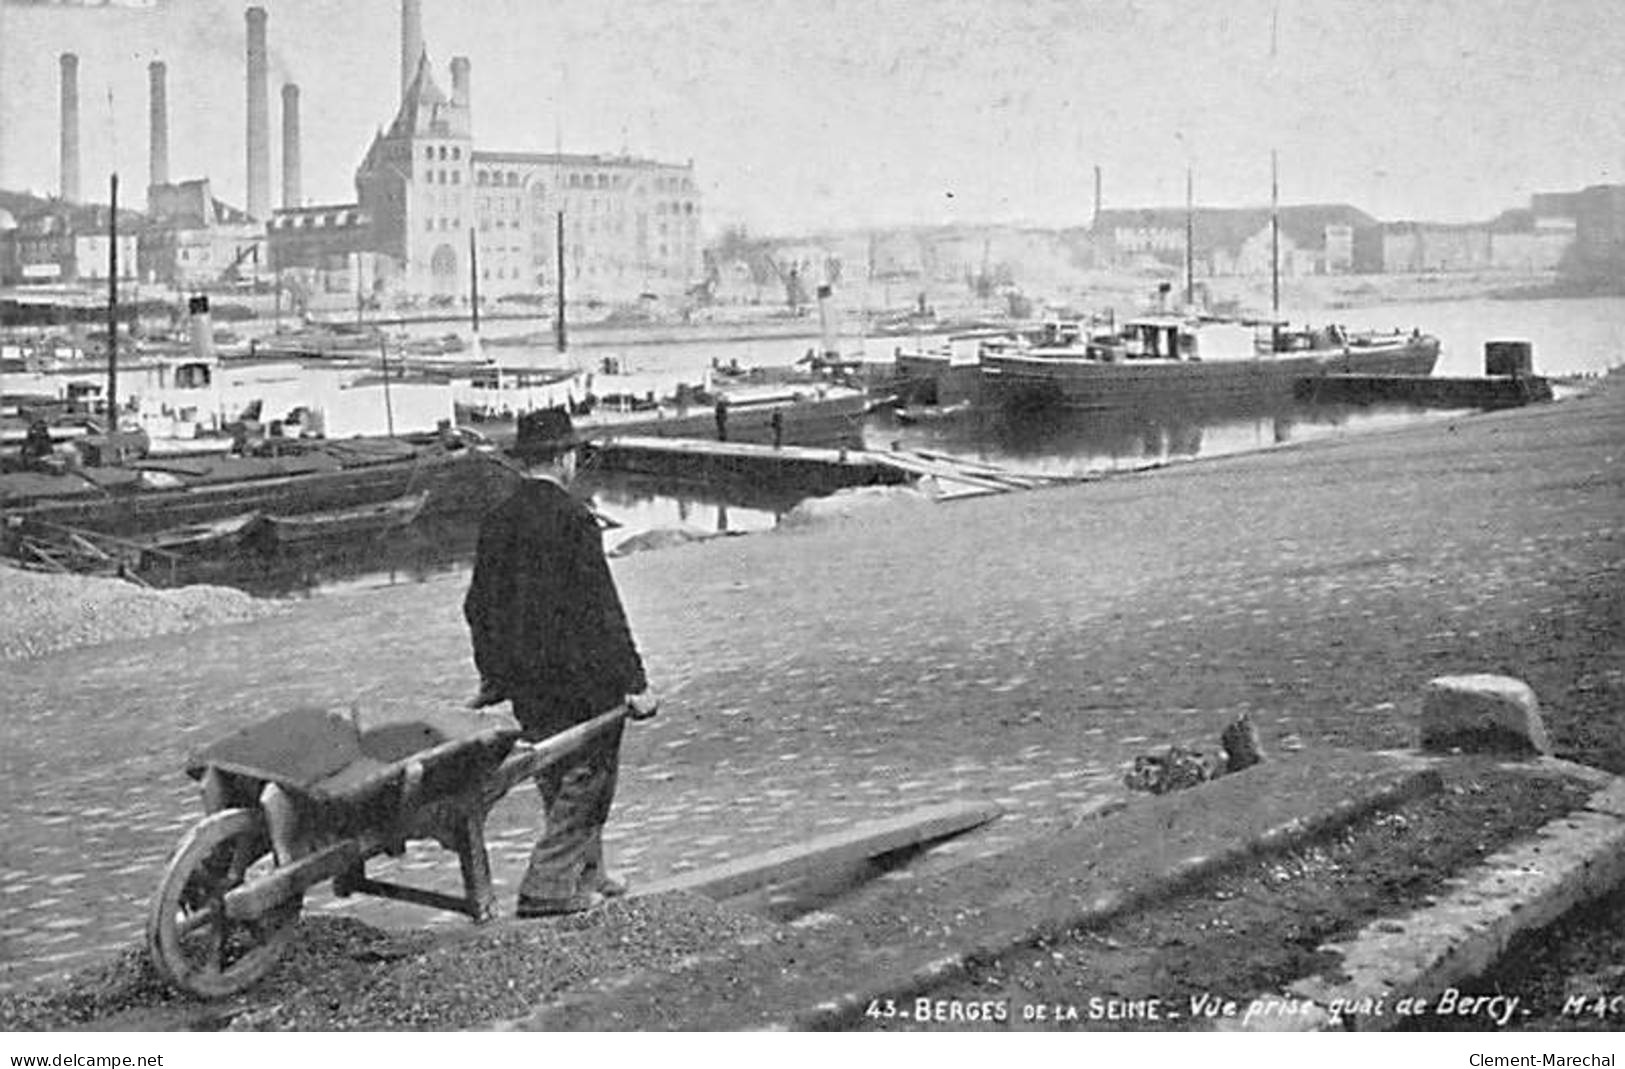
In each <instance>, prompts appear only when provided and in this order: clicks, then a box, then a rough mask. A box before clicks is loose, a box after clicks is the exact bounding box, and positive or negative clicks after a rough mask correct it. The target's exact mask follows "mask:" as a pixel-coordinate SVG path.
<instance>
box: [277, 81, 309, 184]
mask: <svg viewBox="0 0 1625 1069" xmlns="http://www.w3.org/2000/svg"><path fill="white" fill-rule="evenodd" d="M302 185H303V182H302V181H301V175H300V159H299V87H298V86H297V85H294V84H293V83H292V82H289V83H288V84H287V85H284V86H283V87H282V206H283V207H284V208H297V207H299V205H300V203H301V202H302V201H303V199H304V191H303V190H302V189H301V188H300V187H301V186H302Z"/></svg>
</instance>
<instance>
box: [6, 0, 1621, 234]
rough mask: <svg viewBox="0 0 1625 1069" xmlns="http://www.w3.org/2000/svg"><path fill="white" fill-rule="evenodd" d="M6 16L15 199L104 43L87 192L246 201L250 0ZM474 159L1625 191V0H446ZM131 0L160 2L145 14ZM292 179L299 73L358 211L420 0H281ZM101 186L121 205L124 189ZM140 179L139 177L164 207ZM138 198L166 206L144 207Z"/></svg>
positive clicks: (880, 213)
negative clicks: (187, 192) (192, 187)
mask: <svg viewBox="0 0 1625 1069" xmlns="http://www.w3.org/2000/svg"><path fill="white" fill-rule="evenodd" d="M0 2H4V3H6V5H7V6H6V8H5V11H4V15H3V23H0V186H4V187H7V188H25V189H33V190H35V191H37V192H42V193H45V192H54V191H55V190H56V189H57V188H58V174H57V152H58V150H57V145H58V140H57V99H58V84H57V69H58V67H57V57H58V55H59V54H60V53H61V52H64V51H73V52H77V53H78V54H79V56H80V74H79V77H80V99H81V109H82V126H81V153H82V160H83V165H82V168H83V174H84V180H83V185H84V189H85V192H86V195H87V196H90V195H91V193H92V190H93V189H96V190H105V188H106V176H107V174H108V173H109V172H110V171H112V170H113V169H115V168H116V169H117V170H118V171H119V173H120V176H121V181H122V182H123V183H124V188H127V189H128V188H134V189H136V190H141V189H144V188H145V185H146V181H147V174H146V171H147V118H146V116H147V64H148V63H149V62H150V61H151V60H154V59H162V60H164V61H165V62H166V63H167V64H168V69H169V101H170V159H171V168H170V169H171V175H172V177H173V178H176V179H184V178H192V177H200V176H208V177H209V178H211V179H212V181H213V183H214V187H215V192H216V196H219V197H221V198H222V199H224V200H226V201H228V202H231V203H234V204H238V205H241V204H242V203H243V202H244V200H245V199H246V198H245V194H244V189H245V185H246V163H245V159H244V156H245V153H244V145H243V129H244V125H245V123H244V111H245V102H244V96H245V94H244V87H243V54H244V40H245V29H244V20H243V12H244V10H245V9H246V7H247V6H248V5H247V4H246V3H243V2H240V0H119V2H118V3H115V4H107V3H97V2H96V0H79V3H76V4H73V3H61V2H59V3H50V2H40V0H31V2H27V3H24V2H22V0H0ZM422 4H423V9H424V36H425V40H426V43H427V45H428V48H429V51H430V58H431V61H432V62H433V63H434V64H435V70H436V74H437V77H438V78H439V80H440V82H441V84H442V87H443V88H446V89H448V90H449V87H450V80H451V79H450V75H449V73H448V66H449V63H450V60H451V58H452V57H453V56H454V55H467V56H468V57H469V58H470V59H471V61H472V65H473V77H472V81H473V99H474V125H475V139H476V146H477V147H480V148H485V149H499V150H519V151H543V152H545V151H551V150H552V149H553V148H554V147H555V146H556V145H557V146H560V147H562V148H563V149H565V150H566V151H569V152H602V153H620V152H623V151H624V152H629V153H631V154H632V155H637V156H647V157H654V158H658V159H663V160H668V161H673V162H683V161H686V160H688V159H690V158H692V159H693V161H694V164H695V168H696V177H697V179H698V181H699V184H700V186H701V189H702V190H703V198H704V211H705V217H706V223H707V228H708V230H710V231H711V232H712V233H715V232H717V231H718V230H719V229H720V228H721V227H723V226H727V225H736V224H737V225H744V226H745V227H747V228H748V229H749V230H750V231H751V232H752V233H757V234H793V233H798V232H810V231H817V230H825V229H837V228H839V229H844V228H860V227H870V226H886V225H912V224H977V223H989V222H993V223H1019V224H1031V225H1040V226H1074V225H1084V224H1087V222H1088V221H1089V219H1090V217H1091V215H1092V211H1093V198H1094V169H1095V168H1096V167H1099V168H1100V169H1101V174H1102V178H1103V189H1104V201H1105V205H1106V206H1107V207H1109V208H1110V207H1116V208H1123V207H1142V206H1156V205H1179V204H1183V203H1184V199H1185V183H1186V172H1187V169H1188V170H1189V171H1190V172H1191V174H1192V175H1193V180H1194V185H1195V195H1196V200H1197V202H1198V203H1200V204H1210V205H1214V206H1239V205H1261V204H1267V203H1268V202H1269V196H1270V192H1269V190H1270V154H1271V151H1272V150H1273V151H1276V152H1277V153H1278V155H1279V174H1280V184H1281V198H1282V201H1283V202H1285V203H1309V202H1347V203H1352V204H1354V205H1356V206H1358V207H1361V208H1364V209H1365V210H1367V211H1370V212H1371V213H1372V214H1374V215H1376V216H1378V217H1379V218H1383V219H1431V220H1438V221H1445V222H1465V221H1472V220H1480V219H1487V218H1490V217H1492V216H1494V215H1495V214H1497V213H1499V212H1500V211H1501V210H1503V209H1505V208H1509V207H1519V206H1527V203H1528V198H1529V195H1530V194H1531V193H1532V192H1539V191H1554V190H1566V189H1577V188H1581V187H1584V186H1586V185H1591V184H1596V183H1602V182H1621V181H1625V177H1622V171H1625V107H1622V106H1621V103H1620V102H1621V101H1625V62H1622V61H1621V58H1620V57H1622V56H1625V4H1620V3H1618V0H1222V2H1217V3H1215V2H1212V0H1195V2H1185V0H590V2H582V0H570V2H566V0H463V2H458V0H422ZM122 5H132V6H122ZM262 6H264V7H265V8H266V9H267V11H268V12H269V14H270V23H269V29H270V46H271V87H270V98H271V102H272V115H271V130H272V133H273V150H272V151H273V154H272V170H271V176H272V187H273V191H274V193H275V191H277V190H279V189H280V174H281V170H280V168H281V163H280V129H281V119H280V116H279V109H280V87H281V84H282V82H284V81H287V80H292V81H296V82H297V83H299V85H300V88H301V93H302V111H303V116H302V120H303V127H304V146H303V157H304V160H303V162H304V188H305V194H306V196H307V198H309V199H310V200H311V201H313V202H338V203H342V202H347V201H353V200H354V196H355V194H354V183H353V176H354V172H355V168H356V165H357V164H358V163H359V162H360V160H361V158H362V156H363V154H364V153H365V151H366V149H367V146H368V143H369V142H370V140H371V138H372V136H373V134H374V132H375V131H376V129H377V128H378V127H380V126H382V125H386V124H387V123H388V122H389V120H390V119H391V118H392V117H393V115H394V111H395V107H396V105H397V103H398V97H399V64H400V43H399V26H400V14H399V2H398V0H263V2H262ZM102 196H103V197H104V196H105V194H102ZM136 196H137V198H139V194H136ZM138 204H139V200H138Z"/></svg>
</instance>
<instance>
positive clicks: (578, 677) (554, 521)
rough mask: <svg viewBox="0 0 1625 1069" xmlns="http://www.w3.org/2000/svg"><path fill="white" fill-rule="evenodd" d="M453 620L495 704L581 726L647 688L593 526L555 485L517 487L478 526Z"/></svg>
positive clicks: (530, 482) (588, 514) (535, 483)
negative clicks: (516, 702) (534, 707)
mask: <svg viewBox="0 0 1625 1069" xmlns="http://www.w3.org/2000/svg"><path fill="white" fill-rule="evenodd" d="M463 615H464V617H465V618H466V619H467V620H468V626H469V630H470V631H471V632H472V634H473V639H474V664H475V666H476V667H477V668H478V669H479V672H480V679H481V682H482V685H483V686H484V687H485V688H487V689H490V688H494V689H495V690H496V692H497V693H499V694H500V695H501V696H502V697H504V698H509V699H533V700H539V701H542V702H545V703H546V704H547V705H549V706H552V707H554V708H555V709H557V710H559V711H564V710H568V711H569V717H570V719H573V720H585V719H588V718H590V717H592V716H594V715H596V714H598V713H601V712H604V711H606V710H609V709H612V708H614V707H615V706H616V705H618V704H620V702H621V701H622V699H624V698H625V697H626V695H628V694H638V693H641V692H642V691H643V690H644V689H645V687H646V686H647V682H646V680H645V679H644V674H643V661H642V659H641V658H640V657H639V656H638V650H637V646H636V645H635V644H634V643H633V641H632V633H631V630H630V628H629V627H628V626H627V622H626V613H625V610H624V609H622V607H621V598H620V595H619V593H617V592H616V589H615V580H614V577H613V576H611V575H610V571H609V563H608V562H607V561H606V560H605V559H604V547H603V538H602V536H601V535H600V533H599V528H598V522H597V520H596V518H595V517H594V516H593V514H592V513H591V512H590V511H589V510H588V509H587V507H586V506H585V505H584V504H582V503H581V502H579V501H577V500H576V499H575V498H573V497H571V496H570V495H569V493H568V492H566V491H565V490H564V488H563V487H561V486H559V485H558V484H556V483H553V482H550V481H548V480H545V479H529V480H526V481H525V483H524V484H523V485H521V486H520V488H519V489H518V490H516V491H515V492H514V493H513V495H512V496H510V497H509V498H508V499H507V500H506V501H504V502H503V503H502V504H500V505H498V506H497V507H496V508H495V509H493V510H492V511H491V513H490V514H489V515H487V516H486V518H485V521H484V523H483V524H481V526H480V535H479V544H478V548H477V550H476V553H475V558H474V578H473V582H472V583H471V584H470V585H469V588H468V597H467V598H466V599H465V600H464V602H463Z"/></svg>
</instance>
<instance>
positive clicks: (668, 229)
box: [269, 0, 703, 303]
mask: <svg viewBox="0 0 1625 1069" xmlns="http://www.w3.org/2000/svg"><path fill="white" fill-rule="evenodd" d="M417 15H418V13H417V5H416V4H415V3H413V2H412V0H407V2H406V3H404V4H403V5H402V49H403V54H404V53H405V52H406V51H407V50H408V49H410V48H411V47H412V43H413V42H414V41H421V30H420V29H419V28H418V27H417V25H416V20H417ZM406 69H407V68H406V67H404V66H403V71H405V70H406ZM470 75H471V68H470V64H469V61H468V60H467V59H466V58H464V57H457V58H455V59H453V60H452V63H451V92H450V94H447V93H446V92H445V91H444V90H443V89H442V88H441V86H440V84H439V82H438V81H437V80H436V79H435V76H434V71H433V69H432V66H431V64H430V62H429V59H428V55H427V53H426V52H421V51H420V52H419V54H418V57H417V61H416V64H415V65H414V66H412V67H411V75H410V78H409V79H407V80H406V81H405V84H404V86H403V90H402V96H401V104H400V109H399V111H398V112H397V113H396V115H395V118H394V120H393V121H392V122H391V123H390V124H389V126H388V127H387V128H386V129H385V130H383V131H381V132H380V133H379V134H378V135H377V136H376V137H375V138H374V139H373V142H372V144H371V145H370V146H369V147H368V149H367V153H366V156H365V157H364V158H363V160H362V162H361V165H360V167H359V168H358V169H357V171H356V175H355V187H356V203H355V204H353V205H324V206H319V207H315V208H309V207H286V208H284V209H282V210H280V211H278V212H276V213H275V214H274V215H273V217H272V219H271V221H270V224H269V241H270V259H271V267H272V268H273V269H274V270H276V271H278V272H288V271H292V272H295V273H298V274H300V275H303V276H305V277H304V283H305V284H306V285H307V286H309V287H310V288H312V289H314V290H326V291H332V290H334V289H336V288H338V287H339V286H352V285H357V286H359V287H360V289H361V290H362V291H363V292H368V293H371V294H373V295H375V297H376V298H377V299H379V300H381V301H387V300H388V299H389V296H390V295H415V296H423V297H429V298H431V299H435V300H437V301H440V302H442V303H443V302H446V301H456V302H459V303H460V302H463V301H466V300H467V299H469V298H470V296H471V294H472V291H473V289H474V287H475V286H476V285H477V286H478V289H479V293H480V296H481V298H482V300H483V299H486V298H501V297H504V296H511V295H530V296H535V297H537V298H538V299H540V298H542V297H543V296H544V295H548V294H551V293H552V292H553V291H554V290H555V289H556V287H557V284H558V271H559V268H560V263H561V257H560V256H559V245H558V230H559V227H558V223H559V217H560V214H561V213H562V215H563V225H564V248H563V253H564V255H563V257H562V267H563V271H564V274H565V281H566V283H567V284H568V291H569V295H570V298H571V299H572V300H575V299H583V300H593V299H601V300H626V299H629V298H635V297H638V296H639V295H642V294H647V293H652V294H655V295H657V296H674V295H678V294H681V293H682V292H683V291H685V290H686V289H687V288H688V287H689V286H690V285H692V284H693V283H694V282H695V281H696V280H697V279H698V278H699V277H700V276H701V274H702V264H703V256H702V251H701V246H700V221H701V211H700V198H699V191H698V189H697V187H696V184H695V181H694V167H693V163H692V161H690V162H688V163H685V164H680V165H679V164H668V163H661V162H658V161H655V160H648V159H640V158H637V157H632V156H600V155H575V154H565V153H550V154H549V153H527V152H501V151H489V150H483V149H480V148H478V147H476V145H475V142H474V120H473V101H472V94H471V90H470ZM285 152H286V150H285ZM335 220H337V221H338V222H337V224H335ZM359 221H364V223H365V225H364V226H360V225H356V224H357V222H359ZM341 276H342V277H341Z"/></svg>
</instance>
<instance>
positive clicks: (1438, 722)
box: [1422, 674, 1552, 754]
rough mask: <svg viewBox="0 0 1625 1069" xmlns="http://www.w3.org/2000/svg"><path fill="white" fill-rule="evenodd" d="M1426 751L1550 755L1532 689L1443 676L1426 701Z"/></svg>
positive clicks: (1481, 677) (1492, 678)
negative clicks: (1514, 752)
mask: <svg viewBox="0 0 1625 1069" xmlns="http://www.w3.org/2000/svg"><path fill="white" fill-rule="evenodd" d="M1422 748H1423V749H1424V750H1436V751H1437V750H1449V749H1452V748H1459V749H1462V750H1468V751H1475V752H1498V751H1523V752H1530V751H1533V752H1535V753H1541V754H1549V753H1551V752H1552V745H1551V741H1550V740H1549V739H1548V738H1547V735H1546V725H1545V722H1544V721H1543V720H1542V719H1541V716H1540V703H1539V702H1538V701H1536V700H1535V692H1534V691H1533V690H1532V689H1530V687H1529V684H1527V683H1524V682H1523V681H1522V680H1518V679H1513V678H1511V677H1509V676H1498V675H1489V674H1477V675H1462V676H1440V677H1438V678H1437V679H1433V680H1430V681H1429V682H1428V685H1427V690H1426V691H1425V692H1424V694H1423V696H1422Z"/></svg>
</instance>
